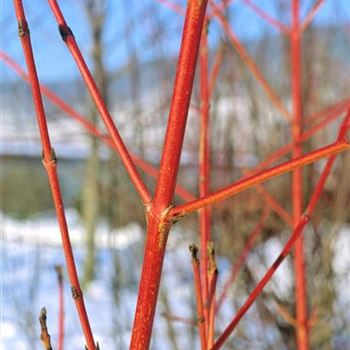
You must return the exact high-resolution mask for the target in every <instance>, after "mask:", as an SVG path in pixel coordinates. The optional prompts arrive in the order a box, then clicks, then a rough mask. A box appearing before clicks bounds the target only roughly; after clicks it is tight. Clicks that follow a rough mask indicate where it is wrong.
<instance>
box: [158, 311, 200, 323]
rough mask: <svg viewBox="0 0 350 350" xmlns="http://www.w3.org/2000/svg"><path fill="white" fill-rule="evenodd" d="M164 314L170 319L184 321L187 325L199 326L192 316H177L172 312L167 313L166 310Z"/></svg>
mask: <svg viewBox="0 0 350 350" xmlns="http://www.w3.org/2000/svg"><path fill="white" fill-rule="evenodd" d="M162 316H163V317H165V318H167V319H168V320H169V321H174V322H179V323H182V324H184V325H186V326H190V327H196V326H197V324H196V322H195V321H193V320H192V319H190V318H186V317H181V316H177V315H170V314H166V313H164V312H163V313H162Z"/></svg>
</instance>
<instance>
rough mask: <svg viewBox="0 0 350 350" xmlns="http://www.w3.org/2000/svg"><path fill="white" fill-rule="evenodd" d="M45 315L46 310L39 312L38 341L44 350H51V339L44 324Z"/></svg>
mask: <svg viewBox="0 0 350 350" xmlns="http://www.w3.org/2000/svg"><path fill="white" fill-rule="evenodd" d="M46 315H47V312H46V309H45V308H44V307H43V308H42V309H41V310H40V316H39V322H40V329H41V334H40V340H41V342H42V344H43V346H44V348H45V350H52V346H51V337H50V334H49V331H48V329H47V324H46V319H47V316H46Z"/></svg>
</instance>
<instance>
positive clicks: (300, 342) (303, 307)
mask: <svg viewBox="0 0 350 350" xmlns="http://www.w3.org/2000/svg"><path fill="white" fill-rule="evenodd" d="M299 7H300V3H299V0H293V1H292V29H291V35H290V57H291V72H290V74H291V90H292V110H293V122H292V130H291V132H292V140H293V151H292V157H293V159H294V158H298V157H300V156H301V155H302V144H301V143H299V142H298V140H299V139H300V136H301V134H302V128H303V120H302V114H303V110H302V91H301V89H302V86H301V84H302V82H301V42H300V40H301V36H300V31H299V11H300V8H299ZM291 198H292V210H293V223H294V226H296V225H297V224H298V222H299V220H300V217H301V215H302V213H303V177H302V169H301V168H298V169H295V170H294V171H293V173H292V192H291ZM294 268H295V299H296V318H297V323H298V325H299V327H298V328H297V329H296V338H297V348H298V350H307V349H308V348H309V345H308V343H309V340H308V338H309V337H308V327H307V295H306V285H305V278H306V277H305V256H304V239H303V237H302V236H300V238H299V239H298V240H297V241H296V243H295V257H294Z"/></svg>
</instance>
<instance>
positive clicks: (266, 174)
mask: <svg viewBox="0 0 350 350" xmlns="http://www.w3.org/2000/svg"><path fill="white" fill-rule="evenodd" d="M349 148H350V145H349V144H348V142H347V141H342V142H334V143H332V144H330V145H328V146H326V147H322V148H320V149H318V150H316V151H313V152H310V153H307V154H304V155H303V156H301V157H299V158H295V159H292V160H289V161H287V162H285V163H282V164H280V165H278V166H275V167H273V168H270V169H267V170H264V171H261V172H259V173H257V174H256V175H253V176H250V177H247V178H244V179H242V180H238V181H236V182H234V183H233V184H231V185H229V186H226V187H224V188H222V189H220V190H218V191H216V192H214V193H211V194H210V195H208V196H207V197H205V198H200V199H197V200H195V201H192V202H189V203H187V204H183V205H179V206H177V207H175V208H172V209H171V210H170V212H169V217H179V216H182V215H185V214H188V213H190V212H192V211H195V210H198V209H200V208H202V207H204V206H206V205H211V204H214V203H216V202H218V201H220V200H223V199H226V198H229V197H231V196H233V195H235V194H237V193H239V192H242V191H244V190H247V189H248V188H251V187H253V186H255V185H258V184H260V183H262V182H265V181H267V180H269V179H271V178H273V177H275V176H278V175H282V174H285V173H287V172H290V171H292V170H294V169H296V168H300V167H302V166H305V165H307V164H310V163H313V162H315V161H317V160H319V159H321V158H324V157H327V156H330V155H332V154H335V153H339V152H342V151H345V150H347V149H349Z"/></svg>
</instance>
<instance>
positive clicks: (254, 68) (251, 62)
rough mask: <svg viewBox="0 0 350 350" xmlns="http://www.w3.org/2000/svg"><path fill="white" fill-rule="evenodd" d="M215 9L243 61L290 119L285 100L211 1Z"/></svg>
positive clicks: (271, 99)
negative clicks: (278, 94)
mask: <svg viewBox="0 0 350 350" xmlns="http://www.w3.org/2000/svg"><path fill="white" fill-rule="evenodd" d="M211 5H212V7H213V9H214V10H215V15H216V18H217V19H218V21H219V23H220V24H221V26H222V28H223V30H224V32H225V33H226V35H227V37H228V39H229V40H230V42H231V44H232V45H233V47H234V48H235V49H236V51H237V52H238V54H239V55H240V57H241V59H242V61H243V62H244V63H245V64H246V66H247V67H248V69H249V70H250V72H251V73H252V74H253V76H254V77H255V79H256V80H257V81H258V82H259V83H260V84H261V86H262V88H263V89H264V91H265V93H266V95H267V96H268V97H269V99H270V101H271V102H272V103H273V104H274V106H275V107H276V108H277V109H278V110H279V111H280V113H281V114H282V115H283V116H284V117H285V118H286V119H287V120H288V121H290V120H291V116H290V113H289V112H288V110H287V109H286V107H285V105H284V104H283V102H282V101H281V100H280V98H279V97H278V96H277V94H276V92H275V91H274V90H273V89H272V87H271V86H270V84H269V83H268V81H267V80H266V78H265V77H264V75H263V74H262V72H261V71H260V69H259V67H258V66H257V65H256V63H255V62H254V60H253V59H252V57H251V56H250V55H249V54H248V52H247V50H246V49H245V47H244V46H243V44H242V43H241V42H240V41H239V39H238V37H237V36H236V35H235V33H234V32H233V30H232V28H231V26H230V23H229V22H228V21H227V19H226V18H225V17H224V16H223V14H222V13H221V11H219V10H217V6H216V5H215V4H214V3H213V2H212V3H211Z"/></svg>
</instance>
